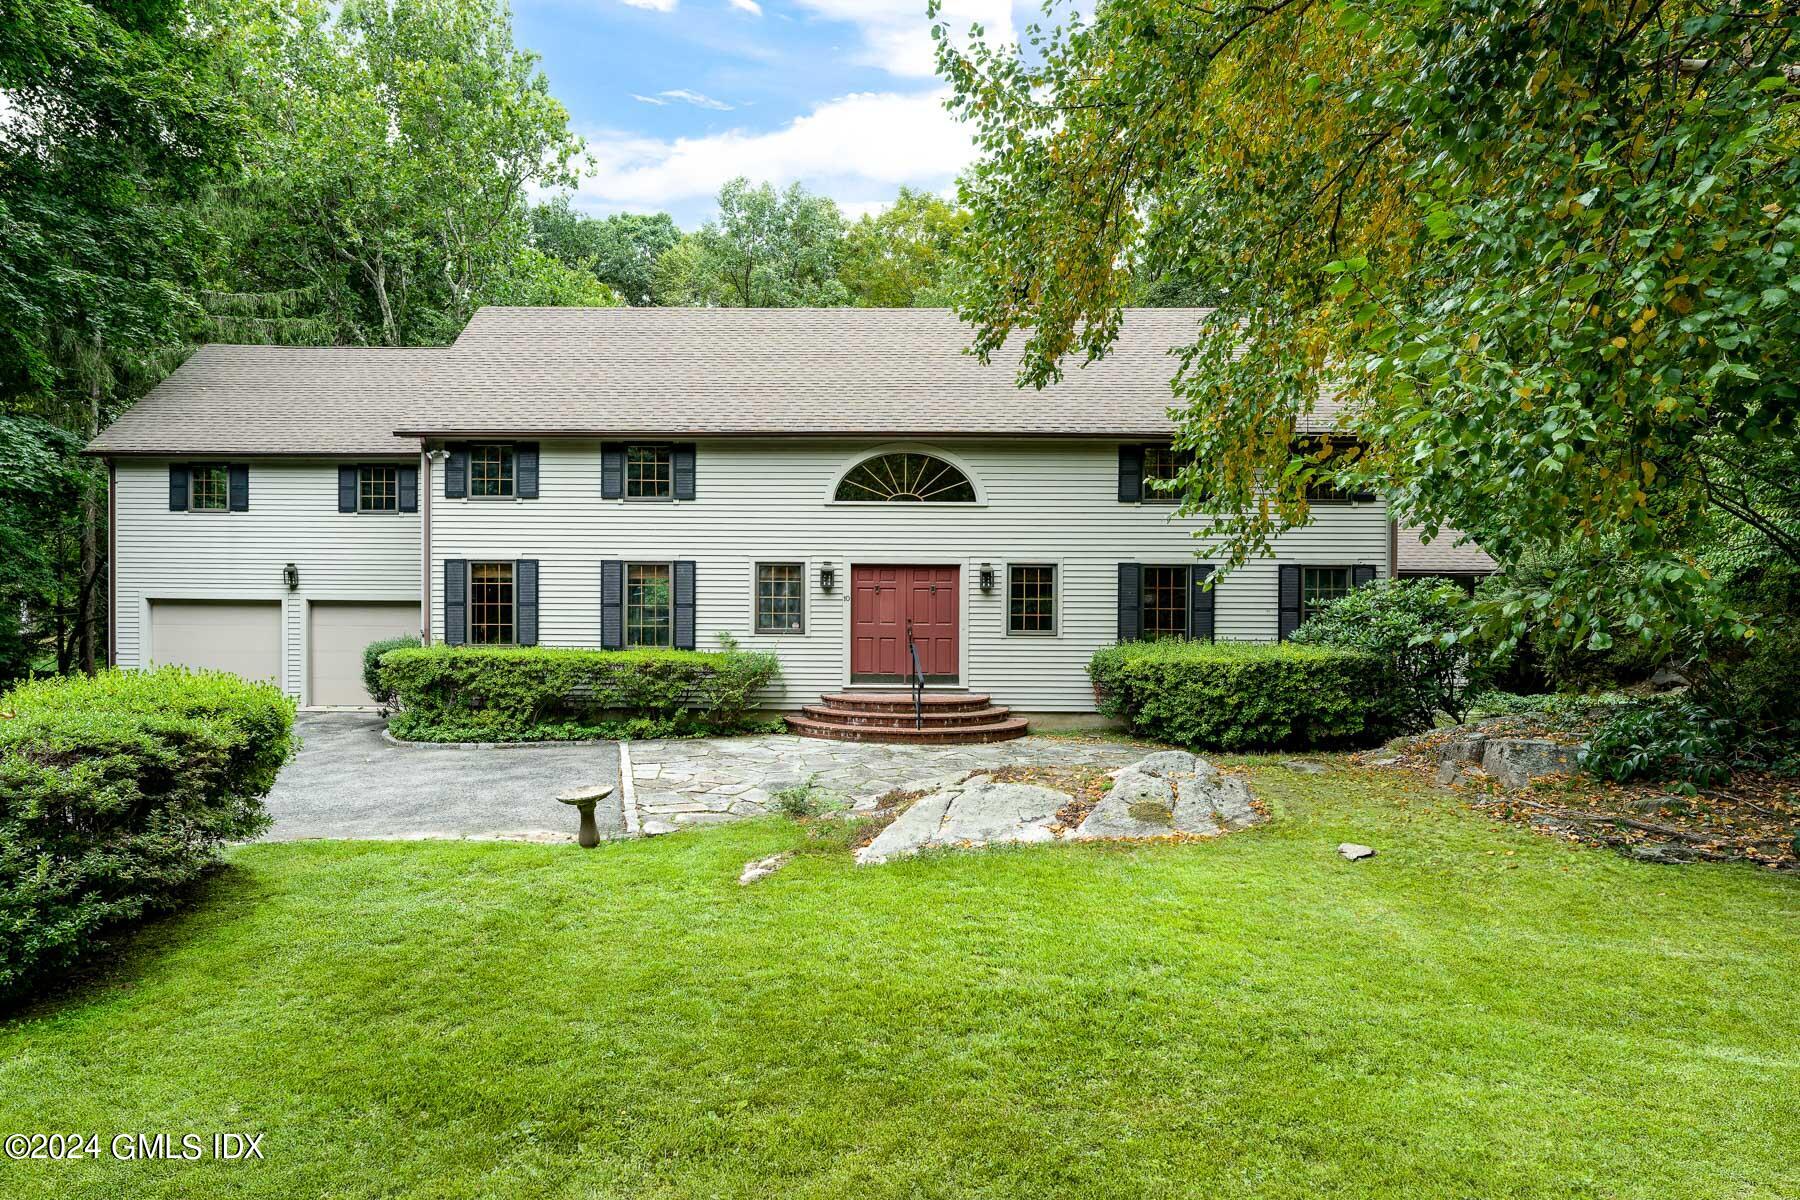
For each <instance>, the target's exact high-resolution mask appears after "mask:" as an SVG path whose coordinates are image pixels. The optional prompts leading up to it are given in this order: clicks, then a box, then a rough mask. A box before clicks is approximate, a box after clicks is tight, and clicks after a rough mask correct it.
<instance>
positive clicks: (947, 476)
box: [837, 454, 975, 504]
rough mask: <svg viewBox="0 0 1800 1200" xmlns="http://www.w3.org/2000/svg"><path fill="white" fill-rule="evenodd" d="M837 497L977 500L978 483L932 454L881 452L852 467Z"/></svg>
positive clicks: (933, 501) (883, 500)
mask: <svg viewBox="0 0 1800 1200" xmlns="http://www.w3.org/2000/svg"><path fill="white" fill-rule="evenodd" d="M837 499H839V500H849V501H855V502H858V503H869V504H884V503H907V504H973V503H975V485H974V484H972V483H970V482H969V477H968V476H967V475H964V474H963V473H962V472H961V471H959V470H957V469H956V468H955V467H953V466H951V465H950V464H949V463H947V462H945V461H944V460H943V459H941V458H933V457H932V456H931V455H929V454H878V455H876V456H875V457H874V458H870V459H865V460H863V461H862V462H860V463H857V464H856V466H855V467H853V468H851V470H850V473H849V474H847V475H845V476H844V478H843V480H842V481H841V482H839V483H838V488H837Z"/></svg>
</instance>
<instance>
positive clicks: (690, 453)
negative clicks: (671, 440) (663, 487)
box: [671, 442, 694, 500]
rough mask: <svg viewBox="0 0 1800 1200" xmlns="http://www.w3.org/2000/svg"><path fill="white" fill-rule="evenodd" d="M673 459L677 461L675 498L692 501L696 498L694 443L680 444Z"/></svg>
mask: <svg viewBox="0 0 1800 1200" xmlns="http://www.w3.org/2000/svg"><path fill="white" fill-rule="evenodd" d="M671 457H672V458H673V459H674V461H675V498H676V499H677V500H692V499H693V498H694V443H692V442H682V443H679V444H678V445H677V446H676V447H675V452H674V454H673V455H671Z"/></svg>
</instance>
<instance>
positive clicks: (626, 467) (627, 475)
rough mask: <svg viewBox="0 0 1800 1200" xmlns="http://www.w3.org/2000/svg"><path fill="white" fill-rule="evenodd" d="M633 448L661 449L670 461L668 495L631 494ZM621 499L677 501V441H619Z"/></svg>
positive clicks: (647, 502)
mask: <svg viewBox="0 0 1800 1200" xmlns="http://www.w3.org/2000/svg"><path fill="white" fill-rule="evenodd" d="M633 450H660V451H662V452H663V454H664V455H665V456H666V457H667V459H668V463H669V476H668V479H669V494H668V495H666V496H634V495H632V494H631V452H632V451H633ZM619 499H621V500H623V501H625V502H627V503H629V504H673V503H675V443H674V442H620V443H619Z"/></svg>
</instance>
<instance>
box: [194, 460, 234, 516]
mask: <svg viewBox="0 0 1800 1200" xmlns="http://www.w3.org/2000/svg"><path fill="white" fill-rule="evenodd" d="M186 465H187V477H188V490H187V509H186V511H187V512H191V513H200V514H202V515H205V516H211V515H212V514H214V513H229V512H230V511H231V464H230V463H228V462H191V463H188V464H186ZM211 470H217V471H223V472H224V473H225V492H224V500H225V502H224V503H223V504H221V505H219V507H217V508H201V507H200V506H199V505H198V504H196V503H194V484H195V482H196V478H195V477H196V476H197V475H198V474H199V473H200V472H201V471H211Z"/></svg>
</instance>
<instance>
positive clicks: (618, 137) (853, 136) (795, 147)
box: [579, 92, 974, 212]
mask: <svg viewBox="0 0 1800 1200" xmlns="http://www.w3.org/2000/svg"><path fill="white" fill-rule="evenodd" d="M587 141H588V149H589V151H590V153H591V154H592V155H593V158H594V166H595V170H594V172H593V173H592V174H591V175H589V176H588V177H587V178H585V179H583V180H582V182H581V186H580V188H579V198H580V199H581V201H582V202H583V204H584V205H585V206H586V207H590V208H594V209H599V210H611V209H621V208H623V209H651V210H655V209H664V208H667V209H671V210H686V211H693V209H694V205H693V204H692V203H690V202H695V201H705V200H710V199H711V197H712V196H713V195H714V194H715V193H717V192H718V190H719V186H720V185H721V184H723V183H725V182H726V181H727V180H730V179H733V178H735V177H736V176H739V175H744V176H747V177H749V178H750V179H752V180H756V181H761V180H765V179H767V180H770V181H772V182H774V183H775V184H777V185H778V186H782V187H785V186H786V185H788V184H790V183H794V182H804V183H805V184H806V185H807V186H808V187H809V188H812V189H814V190H815V191H822V192H824V193H826V194H827V195H830V196H832V197H833V198H834V199H839V200H842V201H844V202H846V203H847V204H850V205H851V206H853V208H854V209H855V211H858V212H860V211H863V210H864V208H865V207H866V205H867V203H868V201H867V198H868V197H869V196H872V195H874V196H879V195H882V194H883V193H890V192H892V191H894V190H895V189H896V188H898V187H899V186H900V185H901V184H903V183H904V184H909V185H912V186H915V187H930V188H940V187H943V186H944V185H945V183H946V182H947V181H948V180H949V179H951V178H953V177H954V176H955V175H956V173H957V172H959V171H960V170H961V169H962V168H963V167H964V166H966V165H967V164H968V163H969V162H970V160H971V159H973V157H974V147H973V146H972V144H971V143H970V141H969V134H968V131H967V129H965V128H964V127H963V126H961V125H959V124H957V123H956V122H955V121H954V120H952V119H951V117H950V114H949V113H947V112H945V111H944V107H943V93H942V92H918V93H912V94H900V93H894V92H857V93H853V94H851V95H848V96H840V97H838V98H837V99H835V100H828V101H826V102H825V103H823V104H820V105H819V106H818V107H817V108H815V109H813V111H812V112H810V113H808V114H807V115H806V116H803V117H797V118H795V119H794V120H793V121H791V122H789V123H788V124H787V125H785V126H783V127H782V128H780V129H775V130H770V131H767V132H750V131H746V130H742V129H736V130H729V131H726V132H722V133H716V134H710V135H708V136H705V137H694V138H676V139H673V140H664V139H660V138H647V137H643V136H639V135H635V134H630V133H623V132H617V131H613V132H607V131H601V132H597V133H596V132H589V133H588V135H587Z"/></svg>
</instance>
